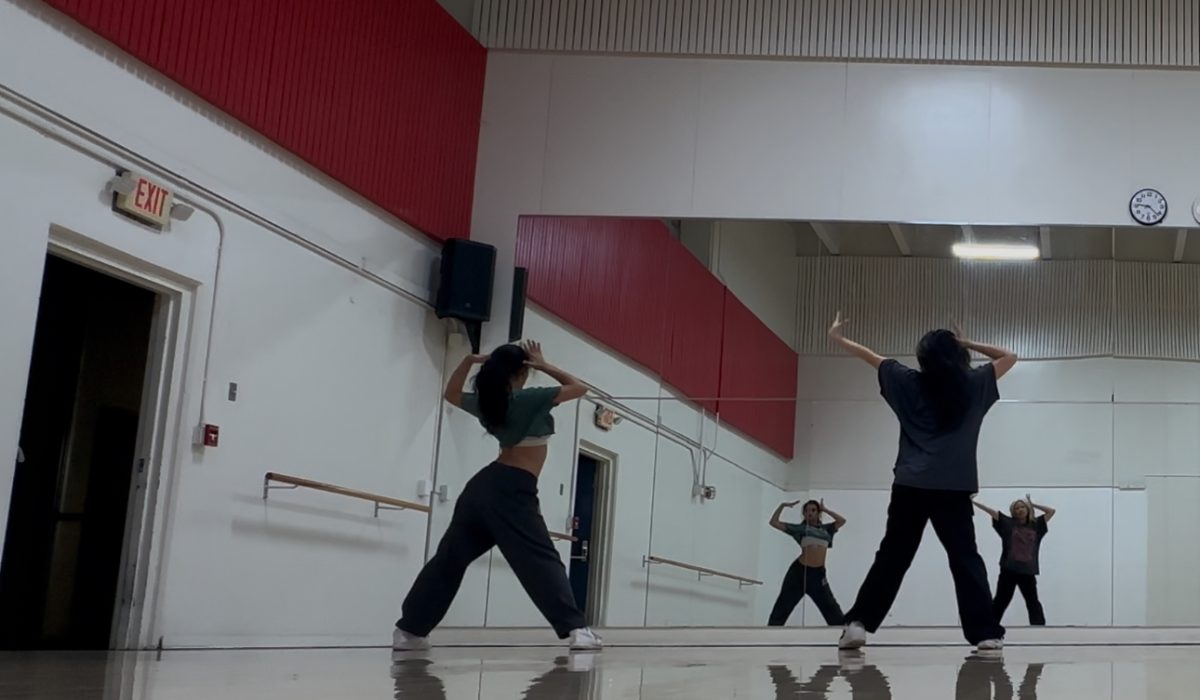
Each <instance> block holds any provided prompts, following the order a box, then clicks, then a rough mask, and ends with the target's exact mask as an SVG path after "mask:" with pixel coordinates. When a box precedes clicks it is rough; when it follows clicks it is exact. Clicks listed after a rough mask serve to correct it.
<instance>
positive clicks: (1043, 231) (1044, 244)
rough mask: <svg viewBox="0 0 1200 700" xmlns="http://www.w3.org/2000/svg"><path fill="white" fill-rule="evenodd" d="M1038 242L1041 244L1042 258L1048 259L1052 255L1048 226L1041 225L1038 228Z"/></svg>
mask: <svg viewBox="0 0 1200 700" xmlns="http://www.w3.org/2000/svg"><path fill="white" fill-rule="evenodd" d="M1038 242H1039V243H1040V244H1041V245H1040V248H1041V249H1042V260H1049V259H1050V258H1052V257H1054V256H1053V254H1052V252H1051V250H1050V227H1049V226H1042V227H1040V228H1039V229H1038Z"/></svg>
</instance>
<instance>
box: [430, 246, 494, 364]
mask: <svg viewBox="0 0 1200 700" xmlns="http://www.w3.org/2000/svg"><path fill="white" fill-rule="evenodd" d="M495 273H496V249H495V248H494V247H492V246H490V245H487V244H486V243H476V242H475V241H469V240H466V239H461V238H451V239H449V240H447V241H446V243H445V244H444V245H443V246H442V260H441V263H440V266H439V278H440V279H439V281H438V290H437V296H436V298H435V300H434V312H435V313H436V314H437V317H438V318H453V319H458V320H459V321H462V322H463V326H465V327H466V329H467V338H469V339H470V341H471V351H472V352H475V353H478V352H479V343H480V339H481V337H482V335H483V324H484V323H485V322H487V321H490V320H491V318H492V279H493V277H494V276H495Z"/></svg>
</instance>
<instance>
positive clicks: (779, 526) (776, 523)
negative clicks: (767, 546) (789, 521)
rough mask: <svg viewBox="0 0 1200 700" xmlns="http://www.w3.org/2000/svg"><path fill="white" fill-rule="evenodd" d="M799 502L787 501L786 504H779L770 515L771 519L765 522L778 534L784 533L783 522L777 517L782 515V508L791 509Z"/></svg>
mask: <svg viewBox="0 0 1200 700" xmlns="http://www.w3.org/2000/svg"><path fill="white" fill-rule="evenodd" d="M799 502H800V501H788V502H786V503H780V504H779V507H778V508H776V509H775V512H774V513H772V514H771V519H770V520H769V521H767V522H768V524H769V525H770V526H771V527H773V528H775V529H776V530H779V531H780V532H785V531H786V529H785V528H784V526H783V521H782V520H780V519H779V516H781V515H783V509H784V508H791V507H792V506H794V505H796V504H797V503H799Z"/></svg>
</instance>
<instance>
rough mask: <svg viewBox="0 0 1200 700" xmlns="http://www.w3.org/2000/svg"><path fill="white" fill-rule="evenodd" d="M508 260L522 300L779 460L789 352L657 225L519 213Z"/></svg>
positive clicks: (787, 425) (790, 415) (789, 413)
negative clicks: (521, 271) (518, 274)
mask: <svg viewBox="0 0 1200 700" xmlns="http://www.w3.org/2000/svg"><path fill="white" fill-rule="evenodd" d="M516 257H517V264H518V265H521V266H524V267H527V268H529V280H528V288H527V291H528V296H529V298H530V299H531V300H533V301H535V302H537V303H538V304H539V305H540V306H542V307H543V308H545V309H546V310H547V311H550V312H551V313H553V314H555V315H556V316H558V317H560V318H562V319H563V320H564V321H566V322H567V323H570V324H571V325H573V326H575V327H576V328H578V329H580V330H581V331H583V332H585V333H587V334H588V335H590V336H592V337H593V338H595V339H597V340H599V341H600V342H602V343H604V344H605V345H608V346H609V347H611V348H612V349H614V350H616V351H617V352H620V353H622V354H624V355H626V356H627V357H629V358H631V359H633V360H635V361H637V362H639V363H641V364H642V365H644V366H645V367H647V368H648V369H650V370H651V371H653V372H655V373H657V374H658V375H660V376H661V377H662V380H663V381H664V382H666V383H668V384H670V385H671V386H674V387H675V388H676V389H679V390H680V391H681V392H682V393H683V394H684V395H685V396H687V397H689V398H691V399H693V400H695V401H697V402H698V403H700V404H701V405H702V406H704V408H706V409H708V410H710V411H716V410H718V409H719V411H720V414H721V422H722V423H723V424H726V425H729V426H732V427H734V428H736V429H738V430H740V431H741V432H742V433H744V434H745V435H747V436H749V437H750V438H753V439H755V440H757V441H759V442H761V443H763V444H764V445H766V446H767V447H769V448H770V449H772V450H774V451H775V452H778V453H779V454H780V455H783V456H784V457H787V458H791V456H792V452H793V445H792V443H793V436H794V434H795V417H796V402H795V397H796V362H797V358H796V353H794V352H793V351H792V349H791V348H789V347H788V346H787V344H786V343H784V342H783V341H781V340H780V339H779V338H778V337H777V336H776V335H775V334H774V333H772V332H771V330H770V329H769V328H767V327H766V326H765V325H763V323H762V322H761V321H759V320H758V318H757V317H756V316H755V315H754V314H753V313H752V312H751V311H750V310H749V309H748V308H746V306H745V305H743V304H742V303H741V302H739V301H738V300H737V298H736V297H735V296H734V295H733V294H732V293H730V292H729V290H727V289H726V288H725V286H724V285H722V284H721V282H720V280H718V279H717V278H716V277H714V276H713V275H712V274H711V273H710V272H709V271H708V270H707V269H706V268H705V267H704V265H702V264H701V263H700V261H698V260H697V259H696V258H695V257H694V256H693V255H692V254H691V253H690V252H688V250H687V249H686V248H684V247H683V245H682V244H680V243H679V241H677V240H675V239H674V238H673V237H672V236H671V234H670V232H669V231H668V230H667V228H666V226H664V225H663V224H662V223H660V222H658V221H653V220H645V219H616V218H608V219H606V218H595V217H579V218H575V217H556V216H524V217H521V220H520V223H519V224H518V233H517V256H516ZM714 397H720V398H719V399H718V400H715V401H714V400H713V398H714ZM727 398H728V400H726V399H727ZM746 398H751V399H753V398H759V399H761V398H771V399H782V400H778V401H770V402H753V401H750V402H747V401H737V400H734V399H746Z"/></svg>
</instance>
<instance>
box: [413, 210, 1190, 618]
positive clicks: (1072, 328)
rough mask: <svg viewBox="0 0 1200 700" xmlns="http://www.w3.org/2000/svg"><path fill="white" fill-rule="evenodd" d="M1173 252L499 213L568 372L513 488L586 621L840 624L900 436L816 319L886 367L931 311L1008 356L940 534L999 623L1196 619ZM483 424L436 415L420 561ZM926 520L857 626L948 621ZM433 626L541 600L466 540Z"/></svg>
mask: <svg viewBox="0 0 1200 700" xmlns="http://www.w3.org/2000/svg"><path fill="white" fill-rule="evenodd" d="M956 244H972V245H974V246H975V247H974V248H968V249H966V250H965V251H964V250H962V249H959V251H958V252H959V253H960V254H962V255H965V256H967V257H966V258H964V257H959V256H956V255H955V252H954V250H955V246H956ZM989 246H991V247H989ZM995 246H1000V247H998V248H997V247H995ZM980 255H982V257H983V258H987V259H978V258H973V257H971V256H980ZM997 257H1010V258H1013V259H1006V260H996V259H994V258H997ZM545 260H555V261H556V263H555V264H556V265H559V266H560V267H561V266H562V265H563V264H564V262H563V261H570V260H576V261H583V260H586V261H587V265H583V264H580V265H579V266H578V270H577V273H578V274H572V275H563V274H561V273H560V274H549V273H546V272H544V271H543V270H542V269H540V267H539V266H540V265H541V264H543V261H545ZM1196 262H1200V240H1197V241H1189V240H1188V239H1187V234H1186V232H1177V231H1174V230H1172V231H1169V232H1168V231H1159V230H1147V229H1137V230H1134V229H1121V228H1118V229H1111V228H1088V227H1067V226H1042V227H988V226H958V225H954V226H951V225H913V224H896V223H846V222H839V223H828V222H778V221H756V222H747V221H660V220H646V219H639V220H632V219H594V218H577V217H576V218H573V217H524V218H522V220H521V234H520V237H519V239H518V253H517V261H516V263H517V265H519V266H524V267H527V268H528V269H529V287H528V295H529V301H528V305H527V309H526V313H525V319H524V336H525V337H528V338H535V339H537V340H539V341H541V343H542V345H543V347H544V349H545V353H546V356H547V358H548V359H550V360H552V361H553V362H555V363H556V364H557V365H558V366H560V367H562V368H563V369H565V370H567V371H569V372H572V373H574V374H576V375H577V376H579V377H581V378H582V379H583V380H585V381H586V382H587V383H588V384H589V385H590V386H591V387H592V390H591V392H590V393H589V394H588V395H587V396H586V397H585V398H584V399H583V400H581V401H575V402H570V403H566V404H563V405H561V406H559V407H557V408H556V409H555V411H554V416H555V421H556V423H555V434H554V436H553V438H551V440H550V443H549V452H548V456H547V460H546V463H545V467H544V469H543V472H542V474H541V476H540V480H539V487H538V488H539V497H540V503H541V510H542V515H543V517H544V519H545V522H546V525H547V528H548V530H549V531H550V532H551V536H552V537H553V538H555V544H556V546H557V548H558V551H559V553H560V556H561V557H562V559H563V561H564V563H565V564H566V566H567V569H568V573H569V577H570V580H571V586H572V590H573V593H574V595H575V597H576V600H577V601H578V602H579V603H580V607H581V608H583V609H584V611H585V615H586V617H587V618H588V622H589V623H590V624H593V625H596V626H600V627H608V628H612V627H643V626H648V627H761V626H766V625H768V622H770V623H771V624H781V625H787V626H792V627H798V626H803V627H822V626H826V625H827V624H836V625H839V626H840V623H841V617H842V611H849V610H850V609H851V608H852V606H854V605H855V601H856V597H857V596H858V592H859V587H860V585H861V584H862V583H863V581H864V578H865V577H866V575H867V572H868V569H869V568H870V567H871V564H872V561H873V559H874V557H875V553H876V550H877V549H878V548H879V546H880V541H881V538H882V537H883V534H884V529H885V523H886V521H887V518H888V506H889V500H890V498H891V489H892V485H893V471H892V470H893V466H894V465H895V463H896V461H897V449H898V443H899V442H900V435H901V432H900V426H899V423H898V422H897V417H896V414H895V413H894V412H893V410H892V408H891V407H890V406H889V403H888V401H885V399H884V397H883V396H881V388H880V380H879V378H878V377H879V374H878V373H879V371H880V370H876V369H875V368H873V367H872V366H871V365H870V364H869V363H867V362H864V361H863V360H862V359H861V358H860V357H856V356H854V355H852V354H850V353H848V352H846V351H845V350H844V349H842V347H840V346H839V345H838V344H835V343H834V342H831V340H830V337H829V335H828V331H829V329H830V325H831V323H832V322H833V321H834V319H835V317H836V316H837V314H838V312H839V311H840V312H841V314H842V316H843V317H844V318H845V319H848V320H849V323H848V324H846V325H845V326H844V327H843V328H842V329H841V331H842V333H843V334H844V337H846V338H849V339H851V340H853V341H856V342H857V343H860V344H861V345H862V346H865V347H866V348H869V349H871V350H872V351H874V352H875V353H878V354H879V355H882V356H885V357H888V358H895V359H897V360H899V361H900V362H901V363H903V364H905V365H907V366H909V367H912V368H917V367H918V362H917V360H916V357H915V354H916V348H917V344H918V342H919V341H920V340H921V339H922V336H923V335H924V334H925V333H926V332H927V331H930V330H933V329H938V328H945V329H952V328H953V326H954V323H955V322H957V323H959V324H961V329H962V335H963V336H965V337H967V338H970V339H971V340H973V341H977V342H978V343H982V344H988V345H993V346H999V347H1000V348H1003V349H1007V350H1011V351H1012V352H1013V353H1015V354H1016V355H1018V356H1019V358H1020V359H1019V361H1018V362H1017V363H1016V365H1015V367H1013V368H1012V369H1011V371H1010V372H1008V373H1007V374H1006V375H1005V376H1003V377H1002V378H1000V379H999V380H998V381H997V383H996V386H997V388H998V394H999V398H998V400H997V401H995V403H994V404H991V403H990V402H989V406H990V410H988V411H987V412H986V415H985V416H984V418H983V419H982V427H981V429H980V432H979V437H978V449H977V463H978V488H977V495H976V496H975V501H976V502H977V503H978V504H979V507H977V508H974V509H972V511H971V512H972V515H971V516H970V518H971V520H970V527H972V528H973V532H971V533H968V536H969V535H972V534H973V537H974V539H975V542H976V543H977V547H978V552H979V556H980V557H981V558H982V562H983V566H984V567H985V568H986V578H987V583H988V590H989V595H993V596H994V595H996V594H997V593H999V594H1001V595H1004V594H1005V593H1008V594H1009V595H1011V603H1010V604H1008V605H1007V607H1006V611H1005V612H1004V614H1003V624H1004V625H1005V626H1007V627H1010V628H1013V627H1023V626H1027V625H1030V624H1031V622H1041V618H1042V617H1043V616H1044V621H1045V624H1047V625H1049V626H1052V627H1053V626H1070V627H1143V626H1145V627H1162V626H1173V625H1179V626H1195V625H1200V595H1196V593H1197V590H1198V589H1197V583H1196V581H1197V580H1198V578H1200V545H1198V544H1197V542H1198V540H1197V538H1196V536H1195V533H1196V532H1198V531H1200V508H1197V507H1196V504H1197V503H1200V365H1198V364H1196V361H1197V360H1200V314H1198V313H1197V312H1198V311H1200V266H1197V265H1195V264H1194V263H1196ZM464 354H465V351H464ZM972 360H973V362H974V364H975V366H977V367H978V366H980V365H982V364H984V363H987V362H989V361H990V360H989V359H988V357H986V356H985V355H984V354H982V353H980V352H974V353H973V356H972ZM529 381H530V383H531V384H546V383H551V381H550V379H549V378H548V377H546V376H544V375H542V376H539V375H537V374H536V373H535V374H534V375H533V376H531V377H530V379H529ZM494 445H495V442H494V441H493V440H489V438H488V437H487V435H486V434H485V432H484V431H483V429H482V428H481V427H480V425H479V423H478V421H476V420H475V419H474V418H472V417H471V416H469V415H467V414H466V413H464V412H462V411H458V410H457V409H450V408H447V412H446V414H445V415H444V418H443V424H442V429H441V433H440V439H439V446H438V460H437V483H438V485H439V486H441V485H445V486H446V487H447V492H446V493H445V494H444V500H442V499H443V496H435V498H434V501H435V503H434V512H433V514H432V516H431V517H432V527H431V535H430V544H429V548H430V552H432V551H433V550H434V549H435V548H436V546H437V542H438V540H439V538H440V537H441V535H442V533H443V532H444V531H445V529H446V527H447V525H448V523H449V520H450V516H451V511H452V507H453V505H454V501H455V496H456V494H457V492H458V491H459V490H461V488H462V486H463V484H464V483H465V482H466V480H467V479H468V478H470V476H471V475H472V474H473V473H474V471H476V470H477V469H478V467H479V465H481V464H485V463H487V462H488V461H490V460H491V459H493V458H494V457H495V446H494ZM967 468H969V467H967ZM964 502H965V501H964ZM1031 506H1032V507H1031ZM1027 511H1028V512H1029V513H1030V520H1029V521H1028V522H1024V518H1025V514H1026V512H1027ZM993 512H995V514H996V516H995V519H994V518H993V515H992V513H993ZM960 516H962V514H961V512H960V513H958V515H957V516H956V517H960ZM1014 516H1016V520H1012V519H1011V518H1013V517H1014ZM806 523H807V524H806ZM940 534H943V533H942V532H941V530H939V531H938V532H935V528H934V527H932V526H929V527H926V528H925V530H924V536H923V539H922V540H921V543H920V546H919V548H918V549H917V552H916V555H915V557H914V558H913V559H912V563H911V566H910V567H909V568H908V571H907V574H906V575H905V576H904V580H903V584H902V586H901V587H900V590H899V593H898V595H897V597H896V599H895V603H894V604H893V605H892V606H891V607H890V611H889V612H888V613H887V615H886V618H885V620H884V622H883V624H884V625H885V626H912V627H957V626H958V624H959V613H958V610H957V608H956V605H955V600H956V597H955V585H954V579H953V577H952V575H951V571H950V566H949V565H948V560H947V554H946V552H945V551H944V549H943V547H942V544H941V543H940V542H939V535H940ZM959 535H962V533H961V532H960V533H959ZM802 545H803V546H802ZM1039 545H1040V551H1039V549H1038V547H1039ZM802 552H803V557H804V560H803V564H805V566H801V565H799V564H796V562H798V557H800V556H801V554H802ZM1002 559H1004V562H1005V564H1004V566H1003V571H1004V574H1003V575H1002V567H1001V564H1002ZM1035 574H1036V575H1035ZM1031 584H1036V594H1037V598H1038V600H1039V601H1040V602H1039V605H1040V608H1039V607H1038V606H1035V605H1032V604H1030V603H1031V601H1029V600H1028V594H1030V593H1032V592H1033V591H1032V585H1031ZM818 602H819V603H820V608H819V607H818V605H817V603H818ZM445 624H446V625H450V626H466V627H472V626H489V627H511V626H516V627H540V626H544V625H545V621H544V619H543V618H542V616H541V615H540V614H539V612H538V610H537V608H535V606H534V604H533V603H532V602H530V600H529V598H528V596H526V595H525V594H524V593H523V592H522V590H521V584H520V582H519V581H518V578H517V576H516V575H515V574H514V572H513V570H512V568H511V567H510V566H509V565H508V564H507V562H506V561H505V559H504V557H503V556H502V555H501V553H500V552H499V551H498V550H493V551H492V552H491V553H490V554H488V555H485V556H484V557H482V558H481V559H479V560H477V561H476V562H475V563H474V564H472V565H471V567H470V568H469V569H468V571H467V574H466V577H465V578H464V581H463V584H462V588H461V590H460V592H459V594H458V596H457V598H456V600H455V603H454V605H453V606H452V608H451V610H450V613H449V615H448V616H447V619H446V622H445ZM830 635H831V640H832V638H834V637H836V633H835V632H833V631H831V632H830Z"/></svg>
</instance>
